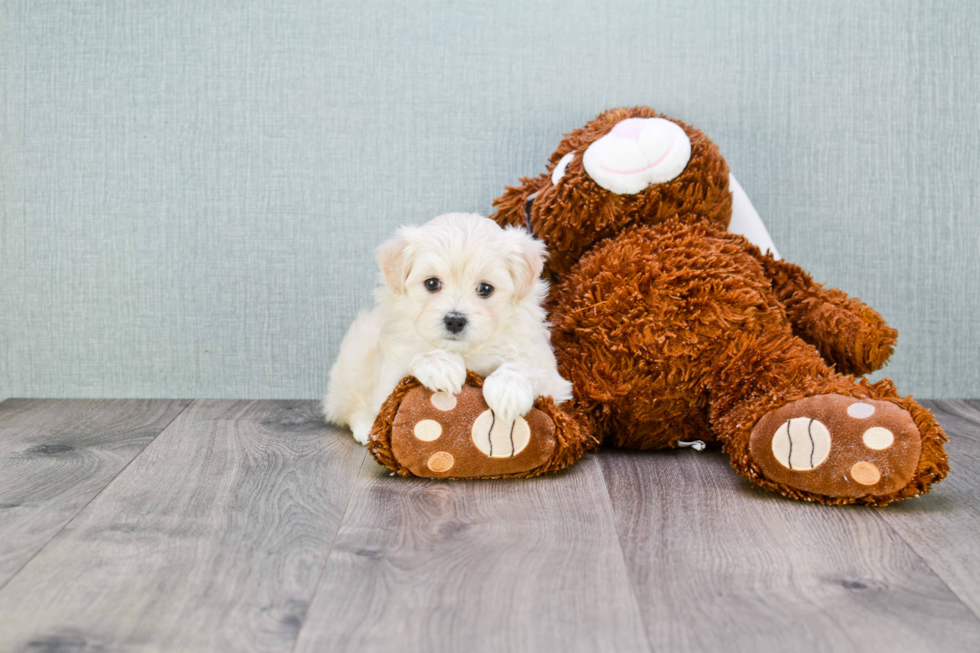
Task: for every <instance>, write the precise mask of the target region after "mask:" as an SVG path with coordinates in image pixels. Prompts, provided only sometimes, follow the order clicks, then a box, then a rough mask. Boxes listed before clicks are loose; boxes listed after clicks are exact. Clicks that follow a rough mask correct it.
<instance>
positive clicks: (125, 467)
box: [0, 399, 194, 592]
mask: <svg viewBox="0 0 980 653" xmlns="http://www.w3.org/2000/svg"><path fill="white" fill-rule="evenodd" d="M193 403H194V400H193V399H189V400H187V403H186V404H184V406H183V407H182V408H181V409H180V410H179V411H177V413H176V414H175V415H174V416H173V419H171V420H170V421H169V422H167V423H166V424H164V426H163V428H161V429H160V430H159V431H157V433H156V435H154V436H153V437H152V438H150V441H149V442H147V443H146V446H144V447H143V448H142V449H141V450H140V452H139V453H138V454H136V455H135V456H133V457H132V459H131V460H130V461H129V462H128V463H126V464H125V465H123V466H122V468H121V469H120V470H119V472H118V473H117V474H116V475H115V476H113V477H112V478H111V479H110V480H109V482H108V483H106V484H105V485H104V486H103V487H102V489H100V490H99V491H98V492H96V493H95V495H94V496H92V498H91V499H89V500H88V501H86V502H85V505H84V506H82V507H81V508H79V510H78V512H76V513H75V514H74V516H72V518H71V519H69V520H68V521H66V522H65V523H64V524H63V525H62V526H61V528H59V529H58V531H57V532H56V533H54V534H53V535H52V536H51V537H50V538H49V539H48V541H47V542H45V543H44V546H42V547H40V548H39V549H38V550H37V551H35V552H34V553H33V554H32V555H31V557H30V558H28V559H27V560H25V561H24V564H22V565H21V566H20V567H18V568H17V571H15V572H14V573H12V574H10V577H9V578H8V579H7V580H5V581H4V582H3V583H0V592H3V590H4V588H5V587H7V585H9V584H10V581H12V580H13V579H14V578H16V577H17V575H18V574H20V572H22V571H24V569H25V568H26V567H27V565H29V564H31V562H32V561H33V560H34V558H36V557H37V556H38V555H40V553H41V552H42V551H44V550H45V549H47V548H48V546H50V545H51V543H52V542H54V541H55V540H56V539H58V536H59V535H61V534H62V533H63V532H64V530H65V529H66V528H68V527H69V526H70V525H71V524H72V523H73V522H74V521H75V520H76V519H78V517H79V515H81V514H82V513H83V512H85V511H86V510H87V509H88V507H89V506H90V505H92V502H93V501H95V500H96V499H98V498H99V497H100V496H102V493H103V492H105V491H106V489H108V488H109V486H110V485H112V484H113V483H115V482H116V480H117V479H118V478H119V477H120V476H121V475H122V473H123V472H125V471H126V470H127V469H129V466H130V465H132V464H133V461H134V460H136V459H137V458H139V457H140V456H142V455H143V453H144V452H145V451H146V450H147V449H148V448H149V447H150V445H151V444H153V443H154V442H156V440H157V438H159V437H160V436H161V435H162V434H163V432H164V431H166V430H167V429H168V428H170V425H171V424H173V423H174V422H175V421H176V420H177V418H178V417H180V416H181V415H183V414H184V412H185V411H186V410H187V409H188V408H189V407H190V406H191V405H192V404H193Z"/></svg>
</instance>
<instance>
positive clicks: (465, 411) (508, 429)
mask: <svg viewBox="0 0 980 653" xmlns="http://www.w3.org/2000/svg"><path fill="white" fill-rule="evenodd" d="M474 380H478V377H477V379H472V378H471V379H469V380H468V384H467V385H465V386H463V391H462V392H461V393H460V394H458V395H451V394H447V393H443V392H436V393H433V392H432V391H431V390H428V389H426V388H425V387H423V386H422V385H421V384H419V383H418V382H417V381H415V382H414V384H412V383H411V382H409V383H410V384H411V385H412V387H410V388H408V389H407V391H406V392H404V393H403V394H402V396H399V394H400V393H399V391H398V390H396V391H395V393H393V396H392V398H391V399H389V402H392V401H394V402H396V403H397V406H392V407H389V410H388V411H387V414H388V415H390V416H392V417H393V419H391V420H390V424H387V423H385V422H386V420H384V419H382V418H383V417H384V416H385V414H386V411H385V410H382V415H381V416H379V419H378V421H377V422H376V423H375V428H374V431H373V433H372V440H371V442H370V443H369V445H368V446H369V448H370V451H371V453H372V454H373V455H374V456H375V458H376V459H377V460H378V461H379V462H381V463H382V464H383V465H385V466H387V467H388V468H389V469H391V470H392V471H394V472H396V473H398V474H400V475H402V476H420V477H423V478H443V479H445V478H458V479H462V478H500V477H510V476H536V475H538V474H543V473H546V472H549V471H555V470H557V469H561V468H562V467H565V466H567V465H569V464H571V463H572V462H574V461H575V460H577V459H578V457H579V456H580V455H581V453H582V452H583V450H584V449H583V447H582V446H581V445H580V444H579V443H578V440H581V434H580V432H579V429H578V425H577V423H576V422H575V421H574V420H570V419H569V418H568V416H567V415H565V414H564V413H562V412H561V411H560V409H559V408H557V407H555V405H554V403H553V402H551V400H550V399H547V398H542V399H539V400H538V401H537V402H535V407H534V408H532V409H531V411H530V412H529V413H527V414H526V415H524V416H523V417H518V418H517V419H516V420H515V421H513V422H511V423H506V424H505V423H503V422H502V421H501V420H499V419H498V418H497V416H496V415H495V414H494V412H493V411H492V410H490V408H489V407H488V406H487V404H486V402H485V401H484V400H483V391H482V389H481V388H480V387H479V386H477V385H473V384H470V383H469V381H474ZM412 381H414V379H413V380H412ZM403 386H404V384H403V385H402V386H399V388H402V387H403ZM391 408H394V409H395V410H394V411H392V410H390V409H391ZM392 412H393V415H392Z"/></svg>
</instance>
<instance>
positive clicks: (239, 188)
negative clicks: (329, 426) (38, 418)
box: [0, 0, 980, 397]
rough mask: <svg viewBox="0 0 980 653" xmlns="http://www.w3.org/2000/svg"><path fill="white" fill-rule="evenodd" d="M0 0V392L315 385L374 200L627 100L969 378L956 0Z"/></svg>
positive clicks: (978, 277)
mask: <svg viewBox="0 0 980 653" xmlns="http://www.w3.org/2000/svg"><path fill="white" fill-rule="evenodd" d="M0 2H2V4H0V30H2V33H0V195H2V201H0V211H2V214H0V220H2V223H0V259H2V260H0V274H2V277H0V309H2V310H0V396H4V395H10V396H133V397H136V396H141V397H142V396H179V397H191V396H201V397H316V396H319V395H320V394H321V392H322V390H323V388H324V384H325V380H326V374H327V370H328V368H329V365H330V363H331V361H332V359H333V356H334V355H335V352H336V350H337V347H338V345H339V342H340V338H341V337H342V335H343V333H344V330H345V327H346V326H347V324H348V322H349V321H350V320H351V319H352V317H353V316H354V314H355V312H356V310H357V308H358V307H360V306H365V305H367V304H368V303H369V290H370V287H371V285H372V282H373V276H374V263H373V260H372V257H371V251H372V249H373V248H374V246H375V245H376V244H377V243H379V242H380V241H381V240H382V239H384V238H385V237H386V236H387V235H388V234H389V232H390V231H391V230H392V229H393V228H394V227H396V226H397V225H399V224H401V223H409V222H418V221H424V220H426V219H427V218H430V217H432V216H435V215H436V214H439V213H441V212H445V211H450V210H463V211H482V212H486V211H487V210H488V207H489V204H490V201H491V200H492V199H493V198H494V197H496V196H497V195H499V194H500V193H501V191H502V190H503V186H504V184H507V183H513V182H515V181H516V180H517V178H518V177H519V176H520V175H526V174H534V173H537V172H539V171H540V170H541V169H542V167H543V164H544V162H545V160H546V158H547V156H548V154H549V153H550V152H551V151H552V149H553V148H554V146H555V145H556V144H557V142H558V139H559V137H560V136H561V135H562V134H563V133H564V132H566V131H568V130H570V129H572V128H575V127H577V126H580V125H582V124H583V123H584V122H586V121H587V120H589V119H590V118H591V117H593V116H594V115H595V114H597V113H598V112H599V111H601V110H602V109H605V108H607V107H611V106H618V105H632V104H649V105H652V106H654V107H656V108H658V109H659V110H661V111H664V112H667V113H669V114H671V115H675V116H677V117H679V118H682V119H684V120H686V121H689V122H692V123H694V124H695V125H697V126H699V127H700V128H702V129H703V130H705V131H706V132H707V133H708V134H709V135H710V136H711V137H712V138H713V139H714V140H715V141H716V142H717V143H718V144H719V145H720V147H721V149H722V152H723V153H724V154H725V156H726V157H727V158H728V160H729V163H730V164H731V167H732V169H733V171H734V172H735V173H736V175H737V176H738V177H739V179H740V180H741V182H742V184H743V186H744V187H745V188H746V190H747V191H748V193H749V195H750V196H751V197H752V199H753V201H754V202H755V204H756V206H757V208H758V209H759V211H760V213H761V214H762V216H763V218H764V219H765V220H766V222H767V224H768V226H769V228H770V230H771V232H772V234H773V237H774V239H775V241H776V243H777V245H778V246H779V248H780V250H781V252H782V253H783V254H784V256H786V257H787V258H789V259H791V260H793V261H796V262H798V263H800V264H802V265H803V266H805V267H806V268H808V269H809V270H811V271H812V272H813V273H814V275H815V276H816V277H817V278H818V279H820V280H823V281H826V282H827V283H829V284H832V285H835V286H840V287H841V288H844V289H846V290H847V291H849V292H851V293H853V294H855V295H858V296H860V297H862V298H863V299H865V300H866V301H868V302H869V303H870V304H872V305H873V306H875V307H877V308H878V309H879V310H880V311H881V312H882V313H883V314H884V315H885V317H886V318H887V319H888V320H889V321H890V322H891V323H892V324H893V325H895V326H897V327H898V329H899V330H900V331H901V338H900V340H899V347H898V351H897V353H896V355H895V357H894V359H893V362H892V364H891V366H890V367H889V368H888V372H889V374H890V375H891V376H892V377H893V378H894V379H895V380H896V382H897V383H898V385H899V387H900V389H902V390H904V391H907V392H915V393H916V394H917V395H919V396H921V397H977V396H980V360H978V359H980V354H978V351H980V335H978V325H980V299H978V298H980V262H978V257H980V221H978V213H980V211H978V208H980V193H978V190H977V183H976V180H977V173H978V163H980V161H978V158H980V157H978V152H980V126H978V108H977V107H978V99H980V79H978V76H980V61H978V58H980V54H978V52H980V48H978V47H977V34H978V33H980V11H978V10H977V8H976V5H975V3H974V2H972V1H971V0H962V1H961V2H951V3H936V2H930V3H925V2H923V3H912V2H894V1H889V2H852V1H850V0H848V1H844V2H831V3H824V2H812V1H810V0H808V1H805V2H789V3H787V2H781V1H780V2H772V3H765V2H759V1H757V0H752V1H741V2H735V1H731V0H725V1H718V2H696V1H691V0H687V1H685V2H677V3H664V2H651V1H649V0H632V1H631V2H624V3H612V2H576V1H569V0H562V1H557V2H526V1H524V0H497V1H496V2H492V3H487V4H484V5H477V4H473V3H435V2H429V3H421V2H404V1H403V2H390V1H389V2H374V1H370V0H369V1H363V0H359V1H358V2H354V3H343V4H340V3H324V2H321V1H320V0H317V1H306V0H298V1H297V0H287V1H283V0H275V1H273V0H264V1H261V2H246V3H244V4H241V3H239V2H234V3H232V2H190V1H188V0H170V1H166V2H127V1H126V0H118V1H111V2H94V1H93V2H88V1H77V2H63V1H62V2H42V1H40V0H29V1H28V0H22V1H19V2H14V1H2V0H0Z"/></svg>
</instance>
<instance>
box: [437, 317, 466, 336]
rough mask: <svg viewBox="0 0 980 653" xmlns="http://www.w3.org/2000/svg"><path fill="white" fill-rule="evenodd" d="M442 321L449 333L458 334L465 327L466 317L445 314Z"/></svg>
mask: <svg viewBox="0 0 980 653" xmlns="http://www.w3.org/2000/svg"><path fill="white" fill-rule="evenodd" d="M442 321H443V322H444V323H445V324H446V328H447V329H448V330H449V333H459V332H460V331H462V330H463V329H464V328H465V327H466V316H465V315H463V314H462V313H456V312H453V313H446V317H444V318H442Z"/></svg>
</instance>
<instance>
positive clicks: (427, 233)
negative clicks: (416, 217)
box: [323, 213, 572, 444]
mask: <svg viewBox="0 0 980 653" xmlns="http://www.w3.org/2000/svg"><path fill="white" fill-rule="evenodd" d="M376 256H377V259H378V264H379V265H380V267H381V273H382V276H383V281H384V285H381V286H379V288H378V289H377V290H376V291H375V299H376V306H375V308H374V310H372V311H370V312H369V311H362V312H361V313H360V315H358V317H357V319H356V320H354V323H353V324H352V325H351V326H350V329H348V331H347V335H346V336H345V337H344V341H343V343H341V345H340V355H339V357H338V358H337V362H336V363H335V364H334V366H333V369H332V370H331V371H330V385H329V387H328V389H327V396H326V398H325V399H324V400H323V413H324V416H325V417H326V418H327V419H328V420H330V421H331V422H334V423H336V424H339V425H341V426H350V428H351V430H352V431H353V432H354V439H355V440H357V441H358V442H360V443H361V444H366V443H367V440H368V435H369V434H370V432H371V427H372V426H373V425H374V419H375V417H377V415H378V412H379V411H380V409H381V404H382V403H384V400H385V399H386V398H387V397H388V395H390V394H391V392H392V390H394V389H395V386H396V385H397V384H398V382H399V381H400V380H401V379H402V378H403V377H405V376H408V375H410V374H411V375H412V376H414V377H416V378H417V379H418V380H419V381H421V382H422V384H423V385H424V386H425V387H427V388H429V389H430V390H435V391H442V392H450V393H453V394H458V393H459V392H460V390H461V389H462V386H463V383H464V381H465V379H466V370H467V369H470V370H473V371H474V372H476V373H477V374H480V375H481V376H483V377H485V379H486V381H485V382H484V384H483V396H484V399H485V400H486V402H487V405H489V406H490V408H491V409H492V410H493V411H494V412H495V413H496V414H497V418H498V419H500V420H502V421H504V422H505V423H507V422H512V421H513V420H515V419H516V418H517V417H519V416H521V415H524V414H525V413H527V412H528V411H529V410H530V409H531V406H532V404H533V403H534V399H535V397H537V396H538V395H550V396H551V397H552V398H553V399H554V400H555V401H556V402H559V403H560V402H562V401H565V400H567V399H569V398H571V396H572V386H571V384H570V383H569V382H568V381H566V380H565V379H563V378H562V377H561V375H559V374H558V369H557V365H556V363H555V355H554V352H553V351H552V348H551V336H550V334H549V332H548V323H547V322H546V321H545V312H544V309H543V308H542V307H541V303H542V301H543V300H544V298H545V296H546V295H547V292H548V285H547V282H546V281H544V280H543V279H541V278H540V275H541V269H542V267H543V266H544V256H545V247H544V244H543V243H541V242H540V241H537V240H535V239H534V238H532V237H531V236H529V235H528V234H527V233H526V232H525V231H523V230H521V229H515V228H510V227H508V228H506V229H502V228H501V227H500V226H498V225H497V224H496V223H495V222H494V221H493V220H490V219H489V218H484V217H481V216H479V215H475V214H467V213H449V214H446V215H442V216H439V217H438V218H435V219H434V220H432V221H431V222H428V223H427V224H425V225H423V226H421V227H402V228H401V229H399V230H398V232H397V234H396V235H395V237H394V238H393V239H392V240H390V241H388V242H386V243H385V244H383V245H381V247H379V248H378V250H377V252H376ZM433 278H434V279H439V280H440V282H441V288H440V289H439V290H438V291H437V292H430V291H429V290H428V289H426V284H425V282H426V280H428V279H433ZM481 283H485V284H490V285H491V286H493V288H494V290H493V294H492V295H490V296H489V297H481V296H480V295H478V294H477V287H478V286H479V285H480V284H481ZM449 313H458V314H462V316H464V317H465V318H466V326H465V327H464V328H463V330H462V331H460V332H459V333H455V334H454V333H452V332H451V331H450V329H449V327H448V325H447V324H446V322H445V320H444V318H445V316H446V315H447V314H449Z"/></svg>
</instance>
